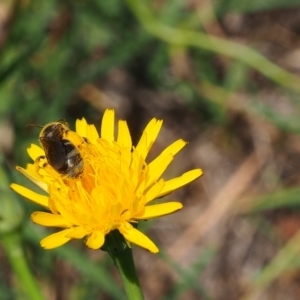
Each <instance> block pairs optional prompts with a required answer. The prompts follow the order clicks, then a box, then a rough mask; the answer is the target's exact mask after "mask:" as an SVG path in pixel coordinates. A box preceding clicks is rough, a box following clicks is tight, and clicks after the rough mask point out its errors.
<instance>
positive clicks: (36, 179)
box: [16, 167, 48, 192]
mask: <svg viewBox="0 0 300 300" xmlns="http://www.w3.org/2000/svg"><path fill="white" fill-rule="evenodd" d="M16 169H17V170H18V171H19V172H20V173H21V174H22V175H24V176H25V177H26V178H28V179H29V180H30V181H32V182H33V183H34V184H35V185H36V186H38V187H39V188H40V189H42V190H43V191H45V192H48V185H47V184H46V183H45V182H42V181H41V179H40V178H39V177H38V176H37V174H36V173H35V172H32V171H31V170H30V169H29V168H27V169H26V170H25V169H23V168H21V167H16Z"/></svg>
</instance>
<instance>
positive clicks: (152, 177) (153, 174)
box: [147, 154, 174, 185]
mask: <svg viewBox="0 0 300 300" xmlns="http://www.w3.org/2000/svg"><path fill="white" fill-rule="evenodd" d="M173 159H174V156H173V155H172V154H169V155H168V156H166V157H164V159H163V160H162V161H161V162H160V164H157V165H156V166H155V168H152V169H151V170H149V179H148V182H147V185H151V184H152V183H153V182H155V181H156V180H158V179H159V177H160V176H161V175H162V174H163V173H164V172H165V170H166V169H167V167H168V166H169V164H170V163H171V161H172V160H173Z"/></svg>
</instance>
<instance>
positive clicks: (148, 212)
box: [135, 202, 183, 220]
mask: <svg viewBox="0 0 300 300" xmlns="http://www.w3.org/2000/svg"><path fill="white" fill-rule="evenodd" d="M182 207H183V205H182V204H181V203H180V202H167V203H161V204H154V205H148V206H146V207H145V211H144V213H143V215H141V216H139V217H136V218H135V219H137V220H149V219H153V218H157V217H161V216H165V215H169V214H172V213H174V212H176V211H178V210H180V209H181V208H182Z"/></svg>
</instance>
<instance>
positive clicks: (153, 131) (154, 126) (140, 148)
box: [136, 119, 163, 159]
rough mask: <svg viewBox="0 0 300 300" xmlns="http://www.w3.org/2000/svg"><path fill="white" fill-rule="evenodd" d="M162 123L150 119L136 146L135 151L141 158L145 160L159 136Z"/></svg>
mask: <svg viewBox="0 0 300 300" xmlns="http://www.w3.org/2000/svg"><path fill="white" fill-rule="evenodd" d="M162 123H163V121H162V120H157V119H152V120H151V121H150V122H149V123H148V125H147V126H146V128H145V130H144V131H143V134H142V136H141V139H140V140H139V142H138V144H137V146H136V151H137V152H138V153H139V154H140V156H141V157H142V158H144V159H145V158H146V157H147V155H148V153H149V151H150V149H151V147H152V145H153V143H154V141H155V140H156V138H157V136H158V134H159V131H160V129H161V126H162Z"/></svg>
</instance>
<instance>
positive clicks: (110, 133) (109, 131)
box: [101, 109, 115, 143]
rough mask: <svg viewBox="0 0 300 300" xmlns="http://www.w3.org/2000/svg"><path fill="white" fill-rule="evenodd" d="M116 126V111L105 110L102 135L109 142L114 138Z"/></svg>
mask: <svg viewBox="0 0 300 300" xmlns="http://www.w3.org/2000/svg"><path fill="white" fill-rule="evenodd" d="M114 128H115V111H114V110H113V109H107V110H106V111H105V112H104V115H103V118H102V125H101V137H102V138H103V139H105V140H107V141H108V142H110V143H112V142H113V141H114V140H115V139H114V130H115V129H114Z"/></svg>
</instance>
